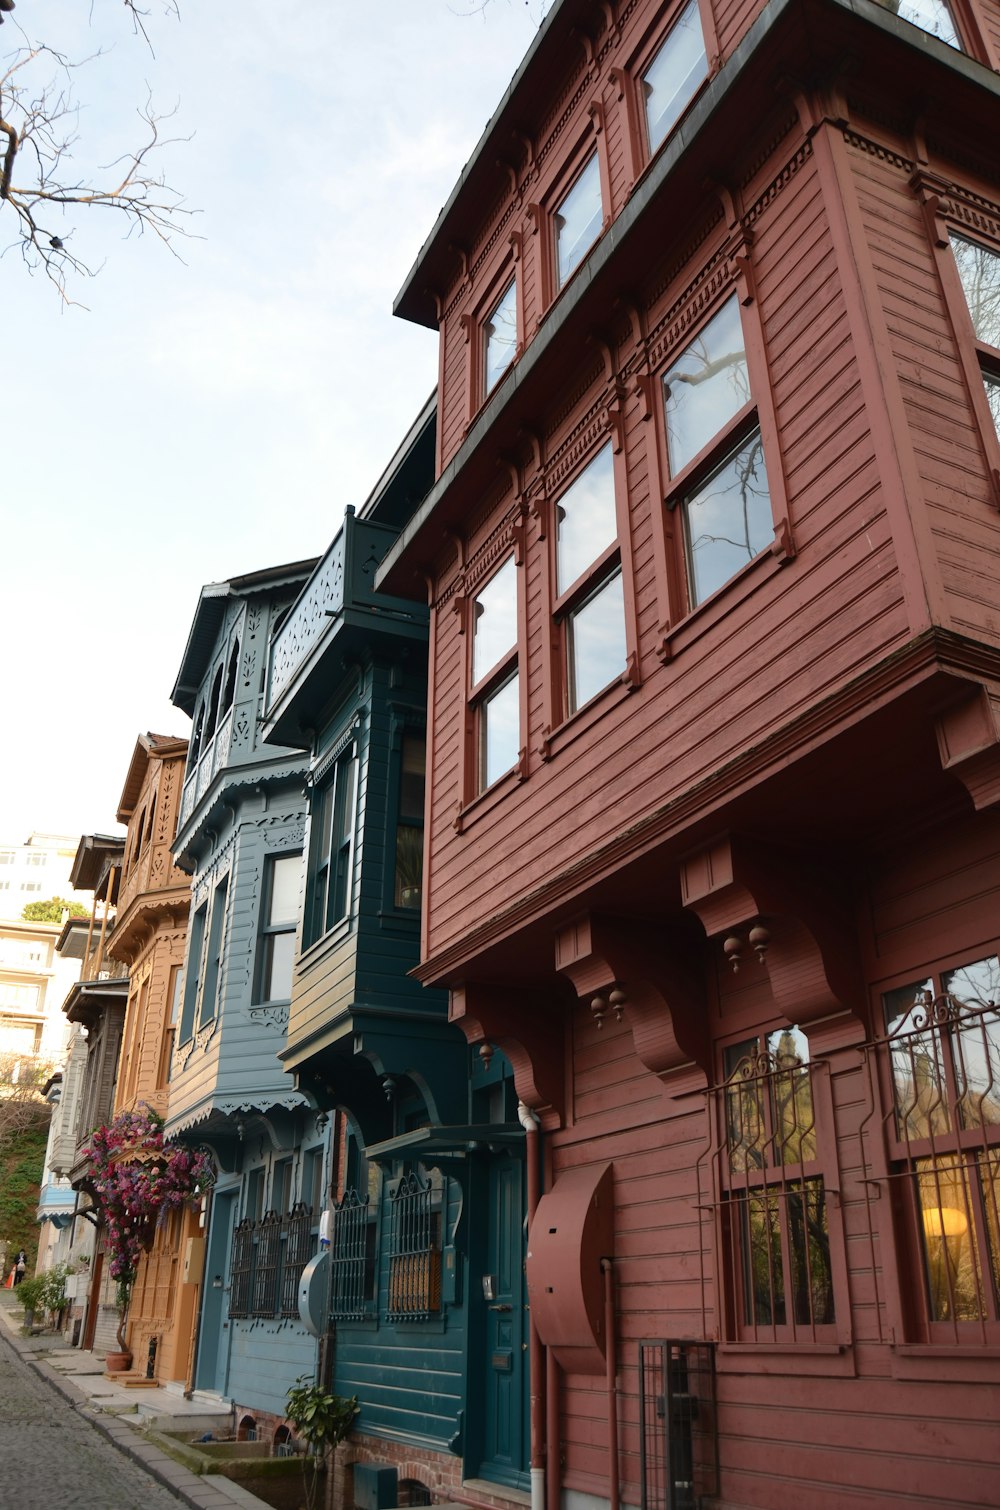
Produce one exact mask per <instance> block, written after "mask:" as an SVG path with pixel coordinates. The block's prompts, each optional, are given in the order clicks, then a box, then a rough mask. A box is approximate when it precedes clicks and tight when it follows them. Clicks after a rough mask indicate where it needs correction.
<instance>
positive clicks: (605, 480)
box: [556, 446, 618, 594]
mask: <svg viewBox="0 0 1000 1510" xmlns="http://www.w3.org/2000/svg"><path fill="white" fill-rule="evenodd" d="M556 520H557V524H556V592H557V593H560V594H562V593H564V592H565V591H566V589H567V588H568V587H571V586H572V584H573V583H574V582H575V581H576V580H577V578H578V577H580V576H582V575H583V573H584V572H585V571H586V570H587V567H588V566H589V565H590V564H591V562H592V561H596V560H597V558H598V556H600V555H601V554H602V553H603V552H604V551H605V550H607V548H608V546H609V545H611V544H612V543H613V542H614V540H615V538H616V536H617V534H618V526H617V521H616V519H615V478H614V463H613V460H612V456H611V447H610V446H604V447H602V449H601V450H600V451H598V453H597V455H596V456H595V457H594V459H593V461H592V462H590V463H589V464H588V466H587V467H586V468H585V469H584V470H583V471H582V472H581V473H580V475H579V476H578V477H577V479H576V481H575V482H574V483H573V484H572V486H571V487H569V488H567V490H566V492H565V493H564V494H563V495H562V497H561V498H560V499H559V501H558V503H557V504H556Z"/></svg>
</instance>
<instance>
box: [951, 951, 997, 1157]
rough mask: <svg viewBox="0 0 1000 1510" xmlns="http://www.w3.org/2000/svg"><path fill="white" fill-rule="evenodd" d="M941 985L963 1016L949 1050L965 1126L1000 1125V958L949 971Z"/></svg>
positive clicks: (952, 1037) (956, 1026) (990, 958)
mask: <svg viewBox="0 0 1000 1510" xmlns="http://www.w3.org/2000/svg"><path fill="white" fill-rule="evenodd" d="M942 985H943V987H944V990H945V991H946V992H947V993H948V995H949V996H951V997H952V998H953V1001H954V1003H955V1005H956V1006H957V1007H958V1009H959V1015H958V1016H957V1018H956V1019H954V1021H953V1024H952V1035H951V1052H952V1058H953V1060H954V1066H955V1087H956V1091H957V1105H958V1115H959V1121H960V1123H961V1125H962V1127H996V1126H1000V1013H998V1012H997V1011H994V1010H991V1008H992V1006H993V1003H994V1002H1000V959H998V958H997V956H996V955H995V954H994V955H991V956H990V957H989V958H988V959H983V960H978V961H977V962H976V963H975V964H971V965H963V966H962V967H961V969H959V970H948V971H946V972H945V974H944V975H943V977H942Z"/></svg>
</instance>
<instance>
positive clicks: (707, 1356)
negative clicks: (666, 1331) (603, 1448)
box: [639, 1341, 719, 1510]
mask: <svg viewBox="0 0 1000 1510" xmlns="http://www.w3.org/2000/svg"><path fill="white" fill-rule="evenodd" d="M639 1398H640V1400H641V1402H642V1414H641V1415H640V1417H639V1457H640V1466H641V1473H642V1510H699V1507H700V1506H701V1505H702V1504H703V1503H704V1502H705V1500H706V1499H709V1498H711V1497H712V1496H714V1495H716V1494H718V1492H719V1433H718V1418H717V1411H716V1402H715V1344H714V1343H711V1342H666V1341H647V1342H640V1343H639Z"/></svg>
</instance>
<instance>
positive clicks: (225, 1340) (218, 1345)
mask: <svg viewBox="0 0 1000 1510" xmlns="http://www.w3.org/2000/svg"><path fill="white" fill-rule="evenodd" d="M238 1194H239V1191H238V1190H224V1191H217V1192H216V1193H215V1195H214V1197H213V1199H212V1214H211V1219H210V1223H209V1233H208V1251H207V1253H206V1255H205V1279H204V1284H203V1286H202V1292H201V1293H202V1307H201V1325H200V1330H199V1333H198V1363H197V1367H196V1370H195V1388H196V1389H204V1390H209V1391H211V1392H212V1393H213V1394H220V1395H224V1394H225V1392H226V1384H227V1382H228V1377H229V1344H230V1330H231V1326H232V1323H231V1322H230V1320H229V1259H230V1245H231V1243H232V1236H233V1221H234V1218H235V1213H236V1198H237V1196H238Z"/></svg>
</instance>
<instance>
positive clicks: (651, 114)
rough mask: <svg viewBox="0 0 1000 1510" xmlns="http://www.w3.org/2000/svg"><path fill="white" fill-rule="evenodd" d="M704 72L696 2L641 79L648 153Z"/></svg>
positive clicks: (705, 67) (665, 130)
mask: <svg viewBox="0 0 1000 1510" xmlns="http://www.w3.org/2000/svg"><path fill="white" fill-rule="evenodd" d="M707 72H708V60H707V58H706V57H705V43H704V41H703V40H702V35H701V17H700V16H699V14H698V5H697V0H691V4H690V5H689V6H688V7H687V9H686V10H685V11H683V12H682V14H681V15H680V16H679V17H678V18H677V21H676V23H675V25H674V26H672V27H671V29H670V32H669V34H668V36H667V38H666V40H665V41H664V43H663V46H662V47H661V48H660V50H659V52H658V53H657V54H656V56H655V58H654V59H653V61H652V63H650V65H649V67H648V68H647V69H646V72H645V73H644V74H643V76H642V92H643V95H644V96H645V100H646V130H647V133H648V135H649V150H650V152H655V151H656V149H657V147H658V146H659V145H660V143H661V142H662V141H663V139H664V137H666V136H667V135H668V134H669V132H670V131H672V130H673V127H674V125H675V123H676V121H677V118H678V116H679V115H680V113H681V111H682V110H683V109H684V106H685V105H686V104H687V102H688V100H689V99H690V98H691V96H692V95H693V94H694V92H695V90H696V89H697V87H698V85H699V84H700V83H701V81H702V79H703V78H704V77H705V75H706V73H707Z"/></svg>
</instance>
